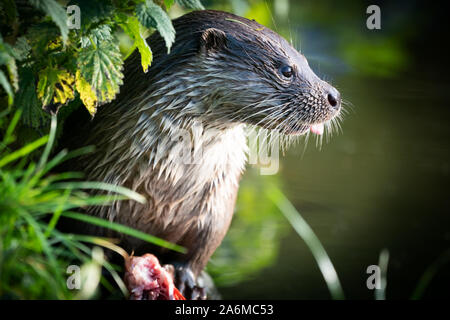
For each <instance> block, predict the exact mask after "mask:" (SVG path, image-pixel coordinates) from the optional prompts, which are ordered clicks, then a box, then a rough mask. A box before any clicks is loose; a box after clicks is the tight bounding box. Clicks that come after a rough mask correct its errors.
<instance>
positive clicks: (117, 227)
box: [62, 211, 186, 253]
mask: <svg viewBox="0 0 450 320" xmlns="http://www.w3.org/2000/svg"><path fill="white" fill-rule="evenodd" d="M62 215H63V216H65V217H67V218H71V219H75V220H79V221H83V222H87V223H90V224H94V225H97V226H100V227H103V228H108V229H111V230H114V231H117V232H121V233H124V234H127V235H129V236H133V237H135V238H138V239H141V240H144V241H147V242H149V243H153V244H156V245H158V246H160V247H164V248H167V249H171V250H174V251H177V252H181V253H186V249H185V248H184V247H182V246H179V245H177V244H174V243H171V242H169V241H166V240H163V239H160V238H158V237H155V236H152V235H150V234H147V233H144V232H142V231H139V230H135V229H133V228H130V227H127V226H125V225H122V224H119V223H115V222H111V221H107V220H104V219H101V218H97V217H93V216H89V215H87V214H82V213H78V212H70V211H69V212H64V213H62Z"/></svg>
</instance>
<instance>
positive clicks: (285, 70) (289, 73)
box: [280, 66, 294, 78]
mask: <svg viewBox="0 0 450 320" xmlns="http://www.w3.org/2000/svg"><path fill="white" fill-rule="evenodd" d="M280 71H281V74H282V75H283V76H285V77H286V78H290V77H292V75H293V74H294V71H293V70H292V67H291V66H284V67H281V69H280Z"/></svg>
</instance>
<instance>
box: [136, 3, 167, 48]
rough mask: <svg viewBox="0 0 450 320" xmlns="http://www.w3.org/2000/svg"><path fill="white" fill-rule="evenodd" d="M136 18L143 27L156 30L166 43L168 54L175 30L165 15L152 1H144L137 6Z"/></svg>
mask: <svg viewBox="0 0 450 320" xmlns="http://www.w3.org/2000/svg"><path fill="white" fill-rule="evenodd" d="M136 16H137V18H138V20H139V22H140V23H141V24H142V25H143V26H144V27H146V28H155V29H156V30H158V32H159V34H160V35H161V37H163V39H164V41H165V42H166V47H167V52H170V48H171V47H172V44H173V43H174V41H175V29H174V27H173V25H172V21H171V20H170V18H169V16H168V15H167V13H166V12H164V10H163V9H162V8H161V7H160V6H158V5H156V4H154V3H153V1H151V0H146V1H145V2H142V3H139V4H138V5H137V7H136Z"/></svg>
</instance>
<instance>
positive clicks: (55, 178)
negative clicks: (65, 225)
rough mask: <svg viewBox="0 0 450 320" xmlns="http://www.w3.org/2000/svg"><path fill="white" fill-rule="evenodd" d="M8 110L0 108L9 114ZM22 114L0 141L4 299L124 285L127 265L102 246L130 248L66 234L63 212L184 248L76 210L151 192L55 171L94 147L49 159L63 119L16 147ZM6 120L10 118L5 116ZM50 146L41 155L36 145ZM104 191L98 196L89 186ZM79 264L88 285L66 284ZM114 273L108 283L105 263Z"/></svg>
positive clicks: (87, 294)
mask: <svg viewBox="0 0 450 320" xmlns="http://www.w3.org/2000/svg"><path fill="white" fill-rule="evenodd" d="M5 115H6V113H5V112H3V113H2V115H0V118H1V117H4V116H5ZM19 118H20V111H19V112H16V113H15V114H14V115H13V116H12V117H11V120H10V122H9V124H8V126H7V127H6V129H5V130H4V132H5V133H4V135H3V136H2V140H1V142H0V298H1V299H8V298H11V299H80V298H81V299H87V298H93V297H96V294H97V292H98V288H99V287H100V286H103V287H104V288H105V289H107V290H110V291H111V292H112V293H115V292H117V291H119V292H120V291H121V292H122V293H123V295H126V294H127V292H126V289H125V286H124V284H123V282H122V280H121V277H120V276H119V273H118V272H119V271H120V270H121V267H118V266H113V265H111V264H110V263H108V262H107V261H106V259H104V258H103V251H102V249H100V247H104V248H108V249H111V250H114V251H116V252H117V253H119V254H122V255H126V253H125V252H124V251H123V250H122V249H121V248H119V247H117V246H116V245H115V244H114V243H113V241H112V239H104V238H99V237H90V236H82V235H76V234H71V233H63V232H60V231H58V230H57V228H56V226H57V224H58V221H59V219H60V217H62V216H64V217H67V218H70V219H76V220H81V221H85V222H88V223H91V224H94V225H97V226H101V227H106V228H110V229H112V230H116V231H119V232H121V233H124V234H128V235H131V236H134V237H136V238H139V239H142V240H144V241H148V242H150V243H153V244H156V245H160V246H163V247H166V248H169V249H172V250H175V251H178V252H184V250H185V249H184V248H182V247H180V246H177V245H175V244H172V243H169V242H167V241H164V240H162V239H159V238H156V237H153V236H151V235H148V234H145V233H142V232H140V231H137V230H134V229H131V228H128V227H126V226H123V225H120V224H117V223H112V222H110V221H107V220H103V219H99V218H95V217H90V216H87V215H84V214H82V213H79V212H76V211H77V209H78V210H79V209H80V208H83V207H86V206H100V205H108V204H110V203H111V202H112V201H116V200H126V199H131V200H134V201H138V202H140V203H145V198H144V197H143V196H141V195H140V194H137V193H136V192H134V191H131V190H129V189H126V188H123V187H120V186H113V185H109V184H105V183H100V182H82V181H80V178H81V177H82V175H81V174H80V173H77V172H64V173H52V169H54V168H55V167H56V166H58V165H60V164H61V163H62V162H64V161H66V160H68V159H71V158H73V157H76V156H80V155H82V154H85V153H86V152H89V151H91V150H92V149H91V148H83V149H79V150H74V151H72V152H68V151H66V150H63V151H61V152H59V153H58V154H56V155H55V156H54V157H52V158H50V153H51V151H52V147H53V144H54V141H55V135H56V127H57V121H56V117H53V118H52V122H51V129H50V133H49V134H48V135H45V136H44V137H42V138H39V139H37V140H36V141H33V142H31V143H29V144H27V145H25V146H23V147H20V148H17V149H16V150H14V147H13V144H14V142H15V141H16V136H15V135H14V132H15V129H16V125H17V123H18V120H19ZM1 120H2V121H3V123H5V121H4V119H1ZM40 148H44V150H43V151H42V152H41V155H40V158H39V160H38V161H36V160H33V158H32V157H31V155H32V153H33V152H39V151H40V150H39V149H40ZM92 189H97V190H102V191H104V194H103V195H96V196H92V195H90V194H89V193H88V191H89V190H92ZM73 264H75V265H79V266H81V276H82V279H89V281H84V282H85V284H86V285H85V286H82V288H81V290H69V289H68V288H67V284H66V281H67V278H68V276H69V275H68V274H67V273H66V270H67V267H68V266H69V265H73ZM102 268H105V269H106V270H108V271H109V272H110V274H111V275H112V277H108V278H112V279H113V280H114V281H113V283H109V282H108V280H107V279H106V278H105V277H103V276H102V273H101V269H102Z"/></svg>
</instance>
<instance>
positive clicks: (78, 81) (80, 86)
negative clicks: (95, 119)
mask: <svg viewBox="0 0 450 320" xmlns="http://www.w3.org/2000/svg"><path fill="white" fill-rule="evenodd" d="M75 87H76V89H77V91H78V93H79V94H80V99H81V101H83V104H84V106H85V107H86V109H87V110H88V111H89V113H90V114H91V116H94V115H95V113H96V112H97V96H96V95H95V92H94V90H92V87H91V85H90V84H89V82H87V81H86V79H84V78H83V77H82V76H81V73H80V71H79V70H78V71H77V73H76V75H75Z"/></svg>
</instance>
